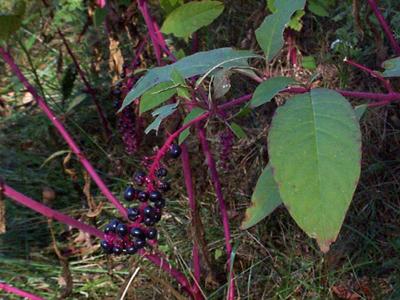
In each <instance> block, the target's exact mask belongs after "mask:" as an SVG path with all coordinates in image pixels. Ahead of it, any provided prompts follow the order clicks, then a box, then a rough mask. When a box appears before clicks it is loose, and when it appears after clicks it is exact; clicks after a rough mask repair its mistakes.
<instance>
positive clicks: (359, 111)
mask: <svg viewBox="0 0 400 300" xmlns="http://www.w3.org/2000/svg"><path fill="white" fill-rule="evenodd" d="M367 108H368V104H361V105H358V106H356V107H355V108H354V113H355V115H356V117H357V119H358V121H361V119H362V117H363V116H364V114H365V112H366V111H367Z"/></svg>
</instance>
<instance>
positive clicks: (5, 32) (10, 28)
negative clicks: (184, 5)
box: [0, 0, 26, 40]
mask: <svg viewBox="0 0 400 300" xmlns="http://www.w3.org/2000/svg"><path fill="white" fill-rule="evenodd" d="M25 8H26V6H25V2H24V1H22V0H19V1H16V4H15V6H14V10H13V12H12V13H8V12H3V11H0V40H6V39H8V38H9V37H10V36H11V35H12V34H13V33H15V32H16V31H17V30H18V29H19V28H20V27H21V23H22V18H23V16H24V14H25Z"/></svg>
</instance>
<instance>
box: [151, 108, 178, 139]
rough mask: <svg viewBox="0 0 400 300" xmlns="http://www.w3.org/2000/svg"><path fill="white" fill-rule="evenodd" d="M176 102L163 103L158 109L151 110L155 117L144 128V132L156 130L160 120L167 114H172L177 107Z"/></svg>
mask: <svg viewBox="0 0 400 300" xmlns="http://www.w3.org/2000/svg"><path fill="white" fill-rule="evenodd" d="M178 104H179V103H178V102H177V103H173V104H168V105H164V106H162V107H160V108H158V109H156V110H155V111H153V112H152V113H151V114H152V116H153V117H156V118H155V119H154V121H153V122H152V123H151V124H150V125H149V126H147V128H146V129H145V131H144V132H145V133H146V134H149V132H150V131H152V130H155V131H156V132H158V129H159V128H160V125H161V122H162V121H163V120H164V119H165V118H166V117H168V116H170V115H172V114H173V113H174V112H175V111H176V108H177V107H178Z"/></svg>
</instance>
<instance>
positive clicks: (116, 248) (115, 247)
mask: <svg viewBox="0 0 400 300" xmlns="http://www.w3.org/2000/svg"><path fill="white" fill-rule="evenodd" d="M112 252H113V253H114V254H115V255H120V254H122V248H121V247H118V246H114V247H113V248H112Z"/></svg>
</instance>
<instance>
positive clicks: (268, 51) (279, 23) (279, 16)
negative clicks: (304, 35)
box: [256, 0, 305, 61]
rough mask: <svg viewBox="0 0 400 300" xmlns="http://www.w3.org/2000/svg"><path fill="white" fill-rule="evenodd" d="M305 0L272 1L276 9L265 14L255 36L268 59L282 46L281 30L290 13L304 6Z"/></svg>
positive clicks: (286, 22) (285, 24) (288, 20)
mask: <svg viewBox="0 0 400 300" xmlns="http://www.w3.org/2000/svg"><path fill="white" fill-rule="evenodd" d="M304 5H305V0H279V1H277V2H276V3H274V6H275V9H276V11H275V12H274V13H273V14H272V15H269V16H267V17H266V18H265V19H264V21H263V22H262V24H261V26H260V27H259V28H258V29H257V30H256V38H257V41H258V43H259V44H260V46H261V48H262V49H263V51H264V53H265V56H266V58H267V61H270V60H271V59H272V58H274V56H275V55H276V54H277V53H278V52H279V50H280V49H281V48H282V46H283V32H284V30H285V28H286V26H287V25H288V23H289V22H290V20H291V17H292V15H293V14H294V13H295V12H296V11H297V10H301V9H303V8H304Z"/></svg>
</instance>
